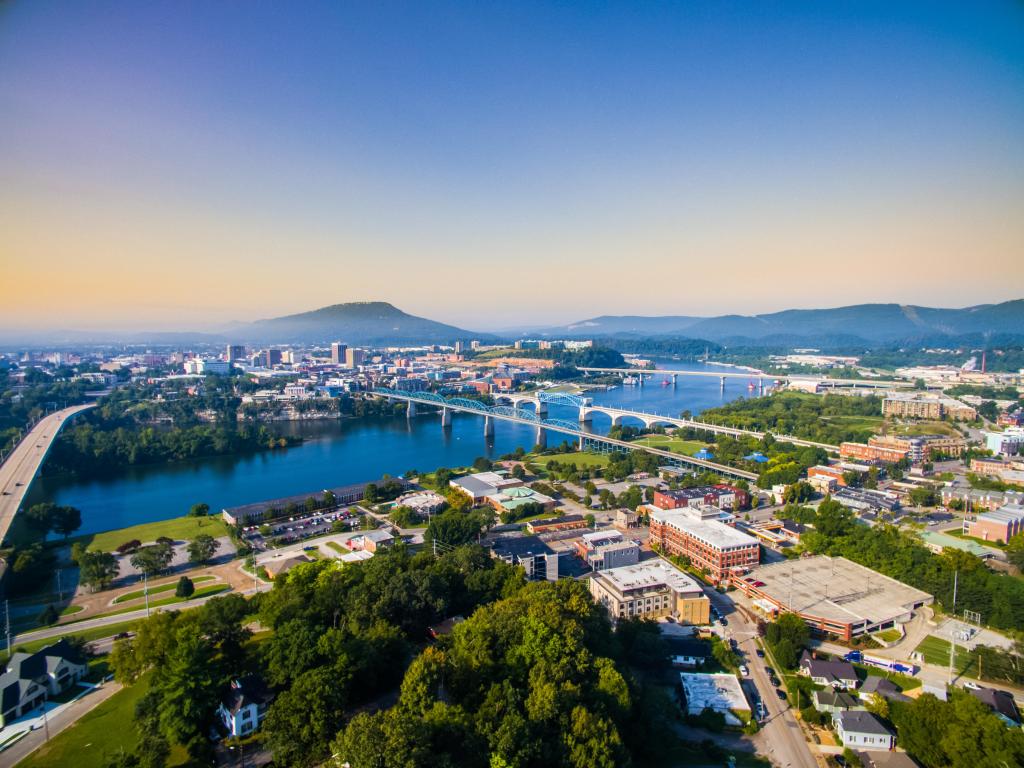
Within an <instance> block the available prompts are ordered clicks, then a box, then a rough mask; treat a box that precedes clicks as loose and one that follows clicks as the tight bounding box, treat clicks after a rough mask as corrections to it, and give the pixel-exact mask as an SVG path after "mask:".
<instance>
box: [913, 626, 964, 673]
mask: <svg viewBox="0 0 1024 768" xmlns="http://www.w3.org/2000/svg"><path fill="white" fill-rule="evenodd" d="M914 650H916V651H917V652H918V653H920V654H921V656H922V658H923V659H924V661H925V663H927V664H936V665H938V666H941V667H948V666H949V641H948V640H943V639H942V638H941V637H935V636H934V635H929V636H928V637H926V638H925V639H924V640H922V641H921V644H920V645H918V646H917V648H915V649H914ZM954 667H955V669H956V673H957V674H958V675H963V674H973V672H972V669H973V667H974V662H973V660H972V659H971V657H970V656H969V655H968V653H967V651H966V650H965V649H964V648H961V647H960V646H959V645H958V646H957V647H956V660H955V663H954Z"/></svg>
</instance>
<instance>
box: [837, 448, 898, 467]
mask: <svg viewBox="0 0 1024 768" xmlns="http://www.w3.org/2000/svg"><path fill="white" fill-rule="evenodd" d="M907 454H908V451H904V450H901V449H899V448H887V447H883V446H880V445H865V444H864V443H843V444H842V445H840V446H839V456H840V458H843V459H859V460H861V461H884V462H886V463H887V464H895V463H896V462H898V461H902V460H903V459H905V458H907Z"/></svg>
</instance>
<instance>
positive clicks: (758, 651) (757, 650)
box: [754, 648, 764, 659]
mask: <svg viewBox="0 0 1024 768" xmlns="http://www.w3.org/2000/svg"><path fill="white" fill-rule="evenodd" d="M754 653H756V654H757V658H759V659H763V658H764V651H762V650H761V649H760V648H758V649H756V650H755V651H754Z"/></svg>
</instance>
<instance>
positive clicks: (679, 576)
mask: <svg viewBox="0 0 1024 768" xmlns="http://www.w3.org/2000/svg"><path fill="white" fill-rule="evenodd" d="M590 594H591V595H593V597H594V600H595V601H596V602H598V603H601V604H602V605H603V606H604V607H605V608H607V609H608V613H609V614H611V616H612V617H613V618H637V617H645V618H657V617H659V616H672V617H673V618H676V619H678V620H679V621H680V622H685V623H688V624H707V623H708V622H709V621H710V620H711V602H710V600H708V597H707V595H705V594H704V589H703V588H702V587H701V585H700V584H698V583H697V581H696V579H694V578H693V577H691V576H689V575H687V574H685V573H683V572H682V571H680V570H679V569H678V568H676V567H675V566H673V565H671V564H670V563H667V562H665V561H664V560H662V559H660V558H659V559H656V560H647V561H645V562H642V563H637V564H635V565H627V566H623V567H620V568H610V569H608V570H604V571H599V572H598V573H595V574H594V575H593V576H592V577H591V578H590Z"/></svg>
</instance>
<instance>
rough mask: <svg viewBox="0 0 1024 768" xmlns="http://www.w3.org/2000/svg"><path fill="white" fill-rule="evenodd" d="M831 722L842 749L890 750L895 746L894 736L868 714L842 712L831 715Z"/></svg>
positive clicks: (855, 710)
mask: <svg viewBox="0 0 1024 768" xmlns="http://www.w3.org/2000/svg"><path fill="white" fill-rule="evenodd" d="M832 722H833V723H835V726H836V733H837V734H838V735H839V741H840V742H841V743H842V745H843V746H844V747H849V748H850V749H866V750H890V749H893V748H894V747H895V746H896V734H894V733H893V732H892V731H890V730H889V728H888V727H887V726H886V725H885V723H883V722H882V721H881V720H879V719H878V718H877V717H875V716H874V715H873V714H871V713H870V712H866V711H863V710H857V709H851V710H843V711H840V712H836V713H835V714H833V715H832Z"/></svg>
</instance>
